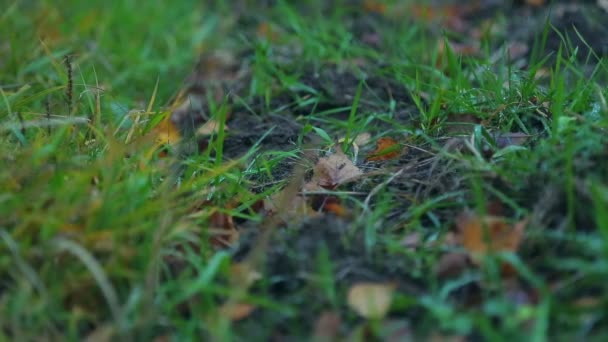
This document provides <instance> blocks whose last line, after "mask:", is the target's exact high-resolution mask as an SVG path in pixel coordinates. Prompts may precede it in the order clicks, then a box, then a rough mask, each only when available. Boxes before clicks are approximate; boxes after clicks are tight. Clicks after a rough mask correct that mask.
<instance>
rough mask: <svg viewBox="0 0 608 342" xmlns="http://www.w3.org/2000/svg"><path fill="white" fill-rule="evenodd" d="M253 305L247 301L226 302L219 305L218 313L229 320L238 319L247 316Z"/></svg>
mask: <svg viewBox="0 0 608 342" xmlns="http://www.w3.org/2000/svg"><path fill="white" fill-rule="evenodd" d="M253 310H255V306H253V305H251V304H247V303H230V302H229V303H226V304H224V305H222V306H221V307H220V315H222V316H223V317H225V318H228V319H230V320H231V321H240V320H242V319H244V318H247V317H249V315H251V313H252V312H253Z"/></svg>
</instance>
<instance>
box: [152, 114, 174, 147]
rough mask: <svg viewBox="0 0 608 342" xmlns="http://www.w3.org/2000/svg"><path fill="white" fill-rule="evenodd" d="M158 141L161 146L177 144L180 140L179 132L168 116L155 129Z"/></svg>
mask: <svg viewBox="0 0 608 342" xmlns="http://www.w3.org/2000/svg"><path fill="white" fill-rule="evenodd" d="M154 131H155V133H156V141H157V142H158V143H159V144H170V145H171V144H175V143H177V142H178V141H179V139H180V134H179V130H178V129H177V127H175V125H174V124H173V122H172V121H171V120H170V119H169V116H167V117H166V118H165V119H163V120H162V121H161V122H160V123H159V124H158V125H157V126H156V127H155V128H154Z"/></svg>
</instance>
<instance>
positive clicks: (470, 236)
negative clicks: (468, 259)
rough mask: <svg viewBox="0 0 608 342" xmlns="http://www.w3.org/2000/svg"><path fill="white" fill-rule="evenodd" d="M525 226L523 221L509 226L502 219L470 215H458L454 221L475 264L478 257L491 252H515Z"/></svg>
mask: <svg viewBox="0 0 608 342" xmlns="http://www.w3.org/2000/svg"><path fill="white" fill-rule="evenodd" d="M526 224H527V222H526V221H525V220H524V221H520V222H518V223H516V224H515V225H514V226H511V225H510V224H508V223H507V222H505V219H504V218H502V217H497V216H484V217H479V216H477V215H475V214H471V213H465V214H463V215H460V216H459V217H458V219H457V220H456V226H457V228H458V231H459V232H460V235H461V237H462V245H463V247H464V248H465V249H466V250H467V251H468V252H469V253H470V254H471V256H472V257H473V260H474V261H476V262H478V261H479V257H483V256H485V255H487V254H489V253H491V252H515V251H517V249H518V248H519V245H520V243H521V241H522V239H523V235H524V229H525V227H526ZM476 259H477V260H476Z"/></svg>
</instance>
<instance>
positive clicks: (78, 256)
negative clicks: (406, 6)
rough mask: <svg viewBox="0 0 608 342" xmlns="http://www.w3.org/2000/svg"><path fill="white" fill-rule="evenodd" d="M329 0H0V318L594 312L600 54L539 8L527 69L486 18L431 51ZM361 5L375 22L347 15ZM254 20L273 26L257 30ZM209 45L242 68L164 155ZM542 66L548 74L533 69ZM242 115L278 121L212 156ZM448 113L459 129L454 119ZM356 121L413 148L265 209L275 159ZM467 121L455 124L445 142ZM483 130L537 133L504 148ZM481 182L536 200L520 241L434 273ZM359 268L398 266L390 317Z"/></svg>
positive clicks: (157, 321)
mask: <svg viewBox="0 0 608 342" xmlns="http://www.w3.org/2000/svg"><path fill="white" fill-rule="evenodd" d="M322 6H323V4H321V3H320V2H319V3H314V2H311V3H310V4H308V5H307V6H303V7H304V9H302V8H299V7H297V6H295V5H290V4H288V3H287V2H283V1H279V2H278V5H276V6H273V7H270V8H262V9H259V10H256V11H254V10H252V9H251V8H250V7H245V8H244V9H242V8H238V7H236V6H231V5H227V4H225V3H223V2H218V3H217V4H215V3H209V4H201V2H199V1H182V2H179V3H176V4H172V5H170V6H168V5H167V4H165V3H162V2H160V1H148V2H141V1H123V2H120V3H116V4H112V5H111V6H109V5H102V4H101V3H99V4H96V3H95V2H93V3H91V4H89V3H86V4H85V3H84V2H79V1H65V2H62V4H61V5H58V4H55V3H54V2H52V1H39V2H35V3H30V2H26V1H17V2H13V3H11V4H9V6H8V8H7V9H6V10H5V11H4V12H3V13H2V14H0V27H1V28H0V65H1V66H2V70H3V72H2V78H1V79H0V90H1V97H0V164H1V167H0V340H15V341H22V340H38V339H40V338H47V339H50V340H63V339H68V340H79V339H82V338H84V337H86V336H89V335H90V334H92V333H93V334H98V336H100V335H103V334H108V335H107V336H108V337H109V338H123V339H125V340H150V339H153V338H156V337H159V336H168V337H170V338H172V339H174V340H188V339H201V338H204V339H217V340H249V339H254V340H267V339H269V338H270V337H271V336H281V335H284V336H288V337H293V338H295V339H297V340H307V339H308V338H310V336H311V334H313V331H314V324H315V322H316V320H317V318H318V317H319V316H320V314H321V313H322V312H325V311H332V312H336V313H338V314H339V315H340V316H341V320H342V324H343V325H342V330H341V331H340V333H341V334H342V335H343V336H351V337H355V338H357V336H358V337H359V338H363V336H368V337H369V336H374V337H376V338H379V339H383V338H387V336H390V334H391V331H392V330H391V329H405V328H407V329H409V331H410V333H411V334H413V336H416V337H418V338H428V337H429V336H430V335H431V334H433V333H437V334H442V335H455V336H467V337H470V338H481V339H484V340H499V341H500V340H508V339H522V338H527V337H528V336H532V338H533V339H534V340H537V341H543V340H548V339H552V338H557V337H559V338H563V339H601V338H602V337H603V336H606V334H608V330H607V329H606V321H607V317H606V316H605V313H604V312H603V310H602V308H603V307H605V305H606V301H607V300H608V298H607V297H606V295H605V293H606V286H607V285H606V284H608V282H607V281H606V280H607V279H608V266H607V265H606V261H605V260H606V258H605V256H606V253H607V252H608V232H607V229H608V216H607V215H606V214H605V210H606V206H607V205H608V179H607V178H606V175H607V174H608V173H607V172H608V163H607V162H606V160H608V159H607V158H606V157H607V151H608V150H607V149H606V146H608V145H607V144H608V141H607V140H608V138H607V137H606V134H605V130H606V128H608V105H607V102H606V97H607V96H608V90H607V88H606V83H605V81H606V80H607V76H608V75H607V72H608V66H607V64H606V62H605V61H604V60H601V59H600V60H599V61H598V58H596V57H597V56H593V55H589V56H584V57H585V58H582V59H580V58H577V57H576V54H577V53H578V52H577V51H578V49H577V47H576V46H572V42H570V41H569V39H568V38H567V37H562V41H563V44H562V45H561V46H562V47H561V49H560V50H559V51H553V52H552V54H551V55H550V56H549V57H547V58H544V57H545V55H544V54H543V52H542V48H543V47H542V46H543V45H544V44H543V41H546V39H547V35H548V34H549V32H550V31H551V28H550V27H549V26H548V25H546V26H545V27H546V30H545V32H544V34H543V32H539V33H538V37H537V40H536V41H537V45H538V46H533V47H531V48H532V51H534V53H533V56H532V58H531V61H533V63H531V64H530V65H529V66H528V67H527V69H526V70H520V69H517V68H515V67H513V66H512V65H510V64H509V63H508V62H507V60H506V58H498V59H497V60H496V59H493V57H492V56H496V51H500V49H503V48H504V46H501V43H500V42H501V39H503V38H504V37H501V36H498V37H493V38H489V39H487V40H483V41H482V42H481V45H482V46H484V49H482V52H481V56H477V57H471V56H461V55H459V54H457V53H455V52H454V51H453V50H451V49H450V48H449V47H445V49H444V52H443V53H440V50H441V49H440V48H439V46H440V44H441V42H442V39H447V38H446V37H442V36H441V35H438V34H436V33H434V32H432V30H428V29H427V28H425V27H424V25H423V24H421V23H412V22H409V21H407V20H401V19H400V18H399V17H396V18H390V15H389V18H383V19H382V18H380V16H379V15H378V16H373V15H370V14H369V13H367V14H361V7H360V6H355V5H352V4H346V3H341V2H340V4H339V5H336V6H334V7H332V8H331V9H329V10H326V11H323V10H322ZM392 6H396V8H399V6H400V5H399V3H396V4H393V5H392ZM357 13H359V14H360V17H358V19H357V20H360V22H364V23H365V25H362V24H361V27H364V28H365V29H367V30H370V31H373V32H376V33H379V38H378V40H379V41H378V43H377V44H378V45H377V46H372V45H368V44H365V43H363V42H361V41H360V40H359V38H358V37H357V35H356V34H355V33H353V32H354V30H351V29H352V27H353V25H360V24H357V21H356V20H354V19H353V14H357ZM504 19H505V18H503V19H502V20H504ZM260 23H268V24H270V27H271V28H272V29H273V30H276V35H277V37H278V38H271V39H267V38H264V37H260V36H257V35H256V34H255V30H256V28H257V27H258V25H259V24H260ZM356 27H358V26H356ZM446 43H447V40H446ZM216 49H226V50H229V51H237V52H241V53H243V55H242V56H241V55H238V56H239V57H238V58H242V59H243V61H242V62H243V63H247V65H248V70H249V73H250V75H249V77H248V78H246V79H245V81H243V82H247V83H246V84H244V86H243V87H242V88H243V89H244V90H243V91H242V92H239V93H230V94H227V96H224V101H223V102H219V101H215V100H209V99H207V100H209V101H206V102H205V103H207V104H208V107H209V108H208V109H209V116H210V117H211V118H213V119H215V120H217V121H218V122H220V123H221V125H220V129H219V132H217V134H215V135H214V136H213V137H212V138H210V141H209V143H208V148H207V149H206V151H204V152H202V153H198V154H197V153H193V154H188V155H182V154H181V152H182V150H181V148H182V146H181V145H178V146H174V147H166V150H168V156H163V153H164V152H163V151H164V150H163V151H161V150H162V149H159V145H158V143H157V142H156V135H155V132H156V131H155V127H156V126H157V125H158V124H159V122H160V121H161V120H163V119H164V118H165V117H166V116H167V115H168V114H169V111H170V108H171V105H172V104H173V100H174V99H175V97H176V96H177V94H178V93H179V90H180V89H181V88H182V87H183V85H184V79H185V78H186V77H187V75H188V74H189V73H190V72H191V70H192V69H193V66H194V65H195V63H196V61H197V59H198V55H199V54H200V53H205V52H209V51H214V50H216ZM498 53H499V54H500V52H498ZM235 54H236V53H235ZM65 55H71V56H72V57H71V65H72V69H73V70H72V74H73V76H72V78H71V82H73V89H72V93H73V100H72V102H73V103H72V105H71V108H72V109H71V110H70V109H69V108H70V105H68V103H67V102H66V93H67V92H68V88H69V87H68V86H67V84H68V83H69V82H68V81H69V80H70V77H68V70H67V68H66V67H65V65H64V56H65ZM438 58H441V59H442V63H441V66H442V67H439V66H438V63H437V59H438ZM361 61H362V62H361ZM442 68H443V69H442ZM541 71H542V72H545V71H546V72H547V73H548V75H549V76H548V77H545V78H537V77H535V76H536V74H537V73H540V72H541ZM346 80H350V81H346ZM399 87H400V88H399ZM385 88H391V90H394V89H398V88H399V89H403V91H402V93H391V92H389V94H388V95H386V96H385V95H383V94H384V93H382V92H383V91H384V89H385ZM345 95H348V96H345ZM206 109H207V108H206ZM243 113H245V114H243ZM455 113H456V114H461V116H458V115H455ZM229 115H230V116H232V117H235V118H233V119H230V118H228V117H229ZM239 115H251V116H254V117H259V118H263V119H264V118H266V119H268V120H270V121H271V123H272V124H271V125H269V126H268V128H267V130H264V131H263V132H257V135H256V136H255V139H252V141H249V143H248V145H246V146H242V147H243V148H242V149H241V150H242V151H243V152H242V153H240V155H239V157H234V158H229V157H228V156H229V155H230V150H229V149H228V147H230V146H229V145H228V144H229V142H230V139H231V138H233V137H235V136H237V135H238V134H241V133H242V131H247V129H251V128H249V127H246V128H242V127H239V126H238V122H237V121H236V120H239V118H240V116H239ZM465 115H466V116H472V117H474V118H476V119H475V120H476V121H475V122H469V120H467V119H465V118H464V116H465ZM277 117H283V118H286V120H288V121H293V122H295V123H297V124H298V125H299V127H300V131H299V132H297V134H296V135H295V136H293V137H289V139H292V141H291V142H290V143H289V144H288V146H289V147H288V148H280V149H279V148H273V146H272V145H268V144H266V143H265V141H266V139H268V138H269V137H272V136H273V134H276V133H277V132H280V129H282V127H283V125H285V123H284V122H282V121H280V119H277ZM404 117H407V118H410V119H404ZM230 120H233V121H230ZM461 120H462V121H467V122H468V123H467V124H465V125H464V127H466V128H465V129H464V131H463V130H462V129H460V130H458V128H456V129H455V128H454V127H455V126H458V127H460V126H462V124H460V125H456V122H458V121H461ZM482 122H483V124H482ZM264 127H266V126H264ZM364 132H367V133H370V134H371V135H372V137H373V140H375V139H377V138H379V137H383V136H389V137H394V138H397V139H398V140H399V141H400V142H402V143H403V144H404V145H406V146H408V148H409V149H408V152H407V153H405V154H404V155H403V156H402V157H400V158H398V159H396V160H391V161H387V162H383V163H367V162H365V161H364V159H365V156H366V155H367V153H369V152H370V150H372V149H373V146H362V147H361V151H360V152H359V156H358V159H357V165H358V166H359V167H360V168H361V169H362V170H363V171H365V172H368V173H369V174H371V176H368V177H363V178H362V179H361V180H358V181H356V182H354V183H353V184H348V185H345V186H341V187H339V188H338V189H336V190H335V191H333V192H332V194H333V195H334V196H336V197H337V198H339V199H340V201H341V204H342V205H343V206H344V207H345V208H347V209H348V212H349V214H348V215H347V216H346V218H342V219H338V218H333V216H332V215H331V214H323V215H322V216H321V218H318V217H317V218H303V221H304V223H302V222H288V224H287V227H286V228H284V229H283V228H281V229H276V232H274V230H275V229H274V227H275V226H276V225H277V223H276V222H275V221H273V220H272V219H268V218H265V217H263V215H261V214H259V213H258V212H257V211H256V210H255V208H256V206H257V205H258V204H259V202H260V201H261V200H263V199H265V198H268V197H269V196H271V195H273V194H275V193H277V192H279V191H280V189H281V188H284V187H285V186H287V187H288V188H289V187H290V181H292V180H293V179H294V178H295V180H296V181H298V180H300V181H301V179H298V176H292V174H296V175H297V174H298V172H299V169H298V167H303V168H306V169H307V170H310V169H311V168H312V165H313V162H311V161H310V160H309V158H308V157H307V155H308V154H310V153H315V154H317V155H322V154H323V153H326V152H327V151H329V150H330V149H331V148H332V145H334V144H335V143H336V142H337V141H338V139H340V138H342V137H344V138H345V140H344V143H343V144H342V146H341V147H342V149H343V150H344V151H345V152H346V153H348V154H349V156H353V154H354V153H355V151H354V149H353V148H352V145H351V144H350V142H351V141H352V140H353V139H354V138H355V137H356V136H357V135H358V134H360V133H364ZM463 132H464V135H466V141H464V142H462V145H463V146H462V148H460V149H448V148H445V146H446V142H448V141H449V139H450V138H453V137H454V136H455V135H459V134H461V135H462V133H463ZM499 132H503V133H506V132H519V133H525V134H527V135H529V136H530V138H528V140H527V142H526V143H525V144H524V145H523V146H515V145H511V146H507V147H506V148H501V147H500V145H501V144H500V139H501V138H502V137H501V136H500V134H499ZM285 139H287V138H285ZM243 144H246V143H243ZM265 144H266V145H265ZM372 145H373V144H372ZM286 165H287V166H286ZM294 165H300V166H294ZM400 170H401V171H400ZM397 172H400V173H399V174H398V175H397V176H394V175H395V173H397ZM392 176H394V177H392ZM493 202H500V203H501V204H502V206H503V213H504V215H505V216H506V217H508V218H509V220H511V221H513V222H515V221H517V220H521V219H528V220H529V225H528V228H527V230H526V238H525V241H524V242H523V244H522V246H521V248H520V249H519V251H518V252H517V253H505V254H500V255H496V256H494V257H488V258H487V259H488V260H487V261H486V262H485V263H484V264H483V265H482V266H480V267H468V268H466V269H465V270H464V271H463V272H462V273H461V274H459V275H457V276H456V277H455V278H450V279H445V278H442V277H439V276H438V275H437V274H436V273H435V272H434V271H433V270H434V269H435V268H436V265H437V264H438V262H439V260H440V258H441V255H442V253H444V252H446V251H447V250H452V249H454V248H455V247H451V246H444V245H442V244H440V243H436V241H442V240H443V239H444V237H445V236H446V233H447V232H448V231H450V230H451V229H452V228H453V225H454V221H455V220H456V217H457V216H458V214H459V213H461V212H463V211H464V210H465V209H471V210H474V211H476V212H478V213H479V214H484V213H487V212H488V211H490V210H491V208H490V207H491V206H492V203H493ZM218 212H219V213H222V215H223V216H225V217H232V218H233V219H234V220H235V221H237V226H238V227H239V229H240V231H241V242H240V243H236V244H233V245H232V246H231V247H230V248H228V249H218V248H217V246H215V245H213V244H212V242H211V241H212V239H210V237H212V236H213V234H214V232H213V231H212V230H210V229H209V228H210V227H211V226H212V225H214V224H215V225H217V223H214V222H215V221H216V220H217V215H218V214H217V213H218ZM214 220H215V221H214ZM269 227H270V228H269ZM262 228H269V229H270V230H271V231H272V232H273V233H274V234H273V235H271V236H269V237H268V239H269V240H268V241H267V242H268V243H267V245H264V244H263V243H259V242H257V244H256V240H255V239H254V238H252V237H251V236H250V235H252V234H253V235H256V234H257V231H258V230H260V229H262ZM412 232H418V233H419V234H420V235H421V236H422V240H423V241H424V243H423V244H422V246H420V247H419V248H417V249H415V250H411V249H408V248H405V247H404V246H403V245H402V242H401V241H402V240H403V238H404V237H407V236H410V235H411V233H412ZM260 235H263V233H262V234H260ZM248 244H252V245H254V246H261V247H260V248H261V252H262V256H263V258H265V260H264V261H263V262H262V263H261V264H262V265H263V267H260V269H259V271H260V273H261V278H260V279H258V280H257V281H255V282H254V283H253V284H247V285H245V284H244V283H243V282H238V281H236V280H235V279H234V278H235V275H234V273H233V271H231V267H232V266H233V265H234V264H236V263H237V262H239V261H241V260H242V255H241V254H243V253H242V251H243V250H245V251H247V250H248V249H247V245H248ZM253 248H254V250H255V247H253ZM349 258H350V259H349ZM349 260H350V262H353V263H354V265H356V267H359V268H360V269H359V273H357V269H354V270H353V269H350V268H349V267H347V266H348V262H349ZM503 261H508V262H509V263H510V264H511V265H513V267H514V269H515V273H516V274H517V276H516V279H517V281H516V285H515V286H514V285H513V284H512V283H510V282H508V281H506V280H505V279H504V278H503V277H502V276H501V273H500V263H501V262H503ZM345 265H347V266H345ZM356 267H355V268H356ZM361 280H368V281H378V282H384V281H395V282H396V283H397V284H398V287H397V289H396V292H395V297H394V300H393V303H392V307H391V311H390V315H389V316H388V317H387V318H385V319H383V320H371V321H366V320H365V319H362V318H360V317H358V316H357V315H356V314H355V313H354V312H353V311H351V310H349V309H348V304H347V299H346V298H347V297H346V294H347V291H348V289H349V287H350V286H351V284H352V283H354V282H356V281H361ZM518 291H519V292H518ZM522 295H525V296H528V298H525V299H522V298H521V296H522ZM518 296H519V297H518ZM531 297H534V298H531ZM514 298H519V299H520V301H519V302H518V300H516V299H514ZM226 301H236V302H246V303H249V304H252V305H254V306H255V307H256V311H255V312H254V313H253V314H252V315H251V316H249V317H247V318H245V319H243V320H240V321H235V322H233V321H231V320H230V319H229V318H228V317H226V315H225V314H223V313H222V312H221V311H220V310H221V308H222V306H223V305H224V303H225V302H226ZM366 334H367V335H366Z"/></svg>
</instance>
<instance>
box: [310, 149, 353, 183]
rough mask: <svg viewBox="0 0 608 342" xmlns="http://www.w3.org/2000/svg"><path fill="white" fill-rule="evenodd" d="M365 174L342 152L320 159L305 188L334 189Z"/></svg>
mask: <svg viewBox="0 0 608 342" xmlns="http://www.w3.org/2000/svg"><path fill="white" fill-rule="evenodd" d="M362 174H363V172H361V170H360V169H359V168H358V167H357V166H355V164H353V162H352V161H351V160H350V159H348V156H347V155H346V154H344V152H342V151H337V152H336V153H334V154H332V155H330V156H328V157H323V158H320V159H319V161H318V162H317V165H315V168H314V174H313V177H312V180H311V181H310V183H308V184H306V185H305V186H304V188H305V189H307V190H320V189H319V188H322V189H330V190H331V189H334V188H335V187H337V186H338V185H340V184H344V183H347V182H349V181H352V180H354V179H355V178H357V177H359V176H361V175H362Z"/></svg>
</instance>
